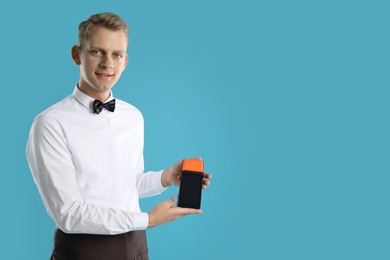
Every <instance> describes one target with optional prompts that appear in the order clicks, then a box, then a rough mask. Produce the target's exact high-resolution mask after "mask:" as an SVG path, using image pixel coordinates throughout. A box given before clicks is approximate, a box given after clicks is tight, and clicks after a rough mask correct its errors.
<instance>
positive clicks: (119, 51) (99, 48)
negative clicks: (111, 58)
mask: <svg viewBox="0 0 390 260" xmlns="http://www.w3.org/2000/svg"><path fill="white" fill-rule="evenodd" d="M88 49H89V50H91V49H97V50H99V51H104V52H107V50H106V49H104V48H101V47H97V46H90V47H89V48H88ZM113 52H116V53H126V51H124V50H114V51H113Z"/></svg>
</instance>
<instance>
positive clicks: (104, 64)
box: [99, 55, 114, 69]
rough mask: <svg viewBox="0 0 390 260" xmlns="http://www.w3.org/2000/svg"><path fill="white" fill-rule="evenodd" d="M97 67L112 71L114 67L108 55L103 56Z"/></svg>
mask: <svg viewBox="0 0 390 260" xmlns="http://www.w3.org/2000/svg"><path fill="white" fill-rule="evenodd" d="M99 66H100V67H101V68H104V69H112V68H113V67H114V62H113V59H112V57H110V55H104V56H103V58H102V61H101V62H100V64H99Z"/></svg>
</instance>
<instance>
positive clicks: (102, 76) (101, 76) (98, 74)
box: [95, 72, 114, 79]
mask: <svg viewBox="0 0 390 260" xmlns="http://www.w3.org/2000/svg"><path fill="white" fill-rule="evenodd" d="M95 74H96V76H98V77H99V78H102V79H109V78H111V77H113V76H114V74H113V73H105V72H95Z"/></svg>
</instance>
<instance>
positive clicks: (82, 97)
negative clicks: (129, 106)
mask: <svg viewBox="0 0 390 260" xmlns="http://www.w3.org/2000/svg"><path fill="white" fill-rule="evenodd" d="M72 95H73V96H74V98H75V99H76V100H77V101H78V102H79V103H80V104H81V105H83V106H85V107H86V108H88V109H89V110H90V111H91V112H93V101H95V99H94V98H92V97H90V96H88V95H87V94H84V93H83V92H82V91H81V90H80V89H79V87H78V84H76V86H75V88H74V90H73V94H72ZM112 99H114V96H113V93H112V91H111V93H110V97H109V98H108V99H107V100H106V101H104V102H105V103H106V102H108V101H110V100H112Z"/></svg>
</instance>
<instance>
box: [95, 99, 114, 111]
mask: <svg viewBox="0 0 390 260" xmlns="http://www.w3.org/2000/svg"><path fill="white" fill-rule="evenodd" d="M103 107H104V108H105V109H107V110H108V111H110V112H114V110H115V99H112V100H110V101H108V102H107V103H103V102H102V101H100V100H97V99H95V101H93V112H94V113H96V114H100V112H102V110H103Z"/></svg>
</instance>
